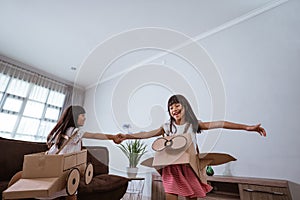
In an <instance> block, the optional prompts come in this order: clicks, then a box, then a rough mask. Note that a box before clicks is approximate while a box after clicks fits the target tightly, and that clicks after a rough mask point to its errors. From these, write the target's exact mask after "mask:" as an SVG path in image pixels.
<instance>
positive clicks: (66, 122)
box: [47, 106, 85, 148]
mask: <svg viewBox="0 0 300 200" xmlns="http://www.w3.org/2000/svg"><path fill="white" fill-rule="evenodd" d="M84 113H85V110H84V108H83V107H81V106H69V107H68V108H67V109H66V110H65V111H64V112H63V114H62V115H61V117H60V118H59V120H58V122H57V124H56V125H55V126H54V128H53V129H52V130H51V132H50V133H49V135H48V137H47V145H48V147H51V145H52V144H53V143H55V144H56V145H57V146H58V148H60V147H61V145H62V144H63V142H64V139H65V136H66V131H67V129H68V128H70V127H74V128H75V127H76V128H77V127H78V124H77V120H78V116H79V115H80V114H84Z"/></svg>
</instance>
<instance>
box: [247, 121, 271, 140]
mask: <svg viewBox="0 0 300 200" xmlns="http://www.w3.org/2000/svg"><path fill="white" fill-rule="evenodd" d="M246 130H247V131H256V132H258V133H259V134H260V135H261V136H264V137H266V135H267V133H266V131H265V129H264V128H263V127H261V124H257V125H253V126H248V127H247V128H246Z"/></svg>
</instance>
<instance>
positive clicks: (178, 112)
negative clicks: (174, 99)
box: [173, 110, 181, 117]
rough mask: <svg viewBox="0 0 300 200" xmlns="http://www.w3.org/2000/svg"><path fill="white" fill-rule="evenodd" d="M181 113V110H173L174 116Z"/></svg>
mask: <svg viewBox="0 0 300 200" xmlns="http://www.w3.org/2000/svg"><path fill="white" fill-rule="evenodd" d="M180 113H181V110H179V111H177V112H173V116H175V117H177V116H178V115H179V114H180Z"/></svg>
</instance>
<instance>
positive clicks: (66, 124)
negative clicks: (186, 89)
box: [47, 105, 120, 200]
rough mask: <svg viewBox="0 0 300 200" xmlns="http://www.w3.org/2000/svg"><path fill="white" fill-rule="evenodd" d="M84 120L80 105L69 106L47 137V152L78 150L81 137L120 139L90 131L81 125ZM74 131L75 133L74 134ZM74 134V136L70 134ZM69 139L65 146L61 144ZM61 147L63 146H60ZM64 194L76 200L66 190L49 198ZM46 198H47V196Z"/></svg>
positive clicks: (69, 198)
mask: <svg viewBox="0 0 300 200" xmlns="http://www.w3.org/2000/svg"><path fill="white" fill-rule="evenodd" d="M85 120H86V117H85V110H84V108H83V107H81V106H76V105H72V106H69V107H68V108H67V109H66V110H65V111H64V112H63V114H62V116H61V117H60V119H59V120H58V122H57V124H56V125H55V126H54V128H53V129H52V130H51V132H50V133H49V135H48V137H47V145H48V147H49V151H48V154H56V153H57V152H58V150H59V149H60V152H59V154H65V153H74V152H79V151H80V150H81V148H82V138H89V139H98V140H113V141H114V142H115V143H116V144H119V143H120V141H119V139H118V138H117V136H116V135H111V134H104V133H90V132H87V131H85V130H83V129H82V128H81V127H82V126H83V125H84V123H85ZM74 133H75V134H74ZM73 134H74V137H72V135H73ZM67 140H70V141H69V142H68V143H67V144H66V145H65V146H63V144H64V143H65V142H66V141H67ZM62 147H63V148H62ZM62 196H66V199H67V200H76V199H77V197H76V195H73V196H68V195H67V192H66V190H65V189H64V190H62V191H59V192H57V193H55V194H54V195H53V196H52V197H50V198H49V199H54V198H57V197H62ZM47 199H48V198H47Z"/></svg>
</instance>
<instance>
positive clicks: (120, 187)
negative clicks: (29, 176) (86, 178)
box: [0, 137, 128, 200]
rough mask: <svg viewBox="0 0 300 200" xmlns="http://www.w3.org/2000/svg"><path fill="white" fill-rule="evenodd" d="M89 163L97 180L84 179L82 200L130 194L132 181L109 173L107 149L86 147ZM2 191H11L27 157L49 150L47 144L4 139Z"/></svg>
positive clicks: (0, 141) (112, 199)
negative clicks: (12, 178)
mask: <svg viewBox="0 0 300 200" xmlns="http://www.w3.org/2000/svg"><path fill="white" fill-rule="evenodd" d="M85 148H86V149H87V150H88V156H87V160H88V162H91V163H92V164H93V166H94V177H93V179H92V182H91V183H90V184H89V185H86V184H85V183H84V182H83V180H81V182H80V185H79V188H78V199H79V200H85V199H86V200H93V199H110V200H119V199H121V198H122V197H123V195H124V194H125V192H126V189H127V185H128V179H127V178H125V177H121V176H116V175H111V174H108V172H109V167H108V164H109V152H108V150H107V148H106V147H99V146H95V147H91V146H88V147H85ZM0 150H1V154H2V155H1V156H0V166H1V167H0V192H1V196H2V192H3V191H4V190H5V189H6V188H7V185H8V182H9V181H10V179H11V177H12V176H13V175H14V174H15V173H16V172H18V171H21V170H22V166H23V158H24V155H25V154H31V153H36V152H42V151H46V150H47V146H46V144H45V143H39V142H27V141H20V140H11V139H5V138H1V137H0Z"/></svg>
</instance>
